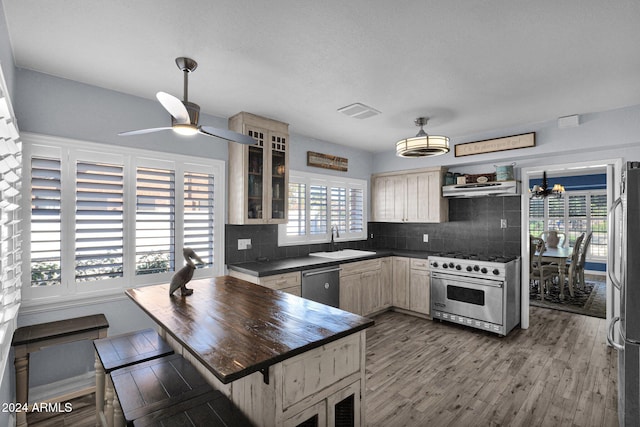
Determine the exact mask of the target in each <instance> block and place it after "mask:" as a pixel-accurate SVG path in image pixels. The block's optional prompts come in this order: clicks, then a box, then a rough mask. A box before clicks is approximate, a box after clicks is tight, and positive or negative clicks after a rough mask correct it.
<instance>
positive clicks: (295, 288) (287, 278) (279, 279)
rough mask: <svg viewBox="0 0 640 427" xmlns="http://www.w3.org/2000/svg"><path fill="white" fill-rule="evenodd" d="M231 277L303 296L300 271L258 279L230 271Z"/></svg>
mask: <svg viewBox="0 0 640 427" xmlns="http://www.w3.org/2000/svg"><path fill="white" fill-rule="evenodd" d="M229 275H230V276H232V277H237V278H238V279H242V280H246V281H247V282H251V283H255V284H256V285H260V286H264V287H266V288H269V289H276V290H279V291H282V292H286V293H288V294H291V295H296V296H301V295H302V282H301V277H300V272H299V271H294V272H291V273H283V274H274V275H271V276H262V277H257V276H252V275H250V274H246V273H242V272H240V271H235V270H231V271H229Z"/></svg>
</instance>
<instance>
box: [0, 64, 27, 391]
mask: <svg viewBox="0 0 640 427" xmlns="http://www.w3.org/2000/svg"><path fill="white" fill-rule="evenodd" d="M3 81H4V79H3V77H2V70H0V194H1V195H2V199H1V200H0V381H1V380H2V377H3V372H5V366H6V363H7V360H8V357H9V350H10V349H11V338H12V337H13V332H14V331H15V329H16V318H17V316H18V309H19V308H20V300H21V298H20V293H21V288H22V278H21V277H22V269H21V263H22V250H21V246H22V235H21V224H20V218H21V214H20V201H21V190H22V142H20V141H19V135H18V130H17V129H16V126H15V123H14V122H13V119H12V113H11V105H10V103H9V100H8V97H7V96H6V95H5V92H4V91H5V87H4V84H3Z"/></svg>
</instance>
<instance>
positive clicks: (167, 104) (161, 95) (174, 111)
mask: <svg viewBox="0 0 640 427" xmlns="http://www.w3.org/2000/svg"><path fill="white" fill-rule="evenodd" d="M156 98H158V101H160V104H162V106H163V107H164V109H165V110H167V111H168V112H169V114H171V115H172V116H173V117H174V118H175V119H176V122H177V123H179V124H185V125H188V124H191V119H190V118H189V112H188V111H187V107H185V106H184V104H183V103H182V101H180V100H179V99H178V98H176V97H175V96H173V95H169V94H168V93H166V92H158V93H156Z"/></svg>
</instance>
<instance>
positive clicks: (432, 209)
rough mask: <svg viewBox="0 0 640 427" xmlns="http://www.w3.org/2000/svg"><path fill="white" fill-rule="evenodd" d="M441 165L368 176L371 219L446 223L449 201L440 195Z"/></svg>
mask: <svg viewBox="0 0 640 427" xmlns="http://www.w3.org/2000/svg"><path fill="white" fill-rule="evenodd" d="M445 172H446V169H445V168H442V167H438V168H429V169H419V170H412V171H404V172H389V173H383V174H376V175H372V177H371V187H372V198H371V200H372V202H371V203H372V209H371V210H372V217H373V218H372V220H373V221H376V222H419V223H424V222H446V221H448V219H449V202H448V200H447V199H445V198H444V197H442V185H443V180H444V174H445Z"/></svg>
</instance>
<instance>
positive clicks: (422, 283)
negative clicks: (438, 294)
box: [409, 269, 431, 314]
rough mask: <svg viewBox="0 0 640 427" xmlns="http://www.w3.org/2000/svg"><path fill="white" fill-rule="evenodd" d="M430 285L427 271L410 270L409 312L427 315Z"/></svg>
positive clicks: (429, 303)
mask: <svg viewBox="0 0 640 427" xmlns="http://www.w3.org/2000/svg"><path fill="white" fill-rule="evenodd" d="M430 283H431V279H430V277H429V271H428V270H416V269H411V272H410V285H409V309H410V310H411V311H415V312H417V313H422V314H429V311H430V310H429V309H430V307H431V302H430V298H431V294H430V291H431V288H430Z"/></svg>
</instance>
